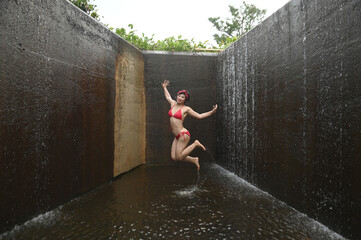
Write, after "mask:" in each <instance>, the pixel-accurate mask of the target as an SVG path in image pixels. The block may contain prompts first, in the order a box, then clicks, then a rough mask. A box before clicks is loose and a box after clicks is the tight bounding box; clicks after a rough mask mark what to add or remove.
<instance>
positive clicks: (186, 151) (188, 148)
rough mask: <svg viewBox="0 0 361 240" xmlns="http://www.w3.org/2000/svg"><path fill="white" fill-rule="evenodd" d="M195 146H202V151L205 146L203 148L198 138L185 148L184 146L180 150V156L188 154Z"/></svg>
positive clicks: (183, 156)
mask: <svg viewBox="0 0 361 240" xmlns="http://www.w3.org/2000/svg"><path fill="white" fill-rule="evenodd" d="M196 147H200V148H203V150H204V151H205V150H206V148H205V147H204V146H203V145H202V144H201V143H200V142H199V141H198V140H195V141H194V143H192V144H191V145H189V146H188V147H187V148H185V149H184V150H183V151H182V154H181V157H182V158H185V157H187V156H189V154H191V152H192V151H193V150H194V149H195V148H196Z"/></svg>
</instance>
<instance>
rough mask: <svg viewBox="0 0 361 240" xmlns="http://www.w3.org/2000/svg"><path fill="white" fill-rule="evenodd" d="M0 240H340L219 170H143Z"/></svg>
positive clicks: (208, 167) (204, 166) (213, 166)
mask: <svg viewBox="0 0 361 240" xmlns="http://www.w3.org/2000/svg"><path fill="white" fill-rule="evenodd" d="M0 239H297V240H300V239H344V238H343V237H341V236H340V235H338V234H336V233H334V232H332V231H330V230H329V229H328V228H326V227H325V226H323V225H321V224H319V223H318V222H316V221H314V220H312V219H310V218H308V217H307V216H306V215H304V214H301V213H299V212H297V211H296V210H294V209H293V208H291V207H289V206H287V205H286V204H284V203H282V202H280V201H278V200H277V199H275V198H273V197H272V196H271V195H269V194H267V193H265V192H262V191H260V190H259V189H257V188H255V187H253V186H252V185H250V184H248V183H247V182H245V181H243V180H242V179H240V178H238V177H236V176H235V175H233V174H232V173H230V172H228V171H226V170H224V169H223V168H221V167H219V166H218V165H216V164H213V163H212V164H202V169H201V171H200V174H197V171H196V170H195V168H194V167H193V166H188V165H186V166H184V165H176V166H141V167H138V168H137V169H135V170H133V171H131V172H129V173H127V174H124V175H123V176H122V177H120V178H118V179H116V180H114V181H113V182H111V183H108V184H105V185H103V186H101V187H99V188H97V189H95V190H93V191H91V192H89V193H88V194H86V195H84V196H82V197H79V198H77V199H74V200H72V201H71V202H69V203H67V204H65V205H63V206H60V207H59V208H57V209H55V210H53V211H50V212H48V213H46V214H43V215H40V216H38V217H37V218H34V219H32V220H30V221H28V222H26V223H25V224H23V225H21V226H16V227H15V228H14V229H13V230H11V231H9V232H6V233H4V234H2V235H0Z"/></svg>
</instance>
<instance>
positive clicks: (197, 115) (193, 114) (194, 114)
mask: <svg viewBox="0 0 361 240" xmlns="http://www.w3.org/2000/svg"><path fill="white" fill-rule="evenodd" d="M217 108H218V106H217V104H216V105H213V109H212V110H211V111H209V112H205V113H197V112H196V111H194V110H193V109H192V108H190V107H188V111H187V113H188V114H189V116H191V117H194V118H197V119H203V118H206V117H209V116H211V115H212V114H213V113H215V112H216V111H217Z"/></svg>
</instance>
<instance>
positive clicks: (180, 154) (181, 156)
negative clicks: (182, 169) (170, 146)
mask: <svg viewBox="0 0 361 240" xmlns="http://www.w3.org/2000/svg"><path fill="white" fill-rule="evenodd" d="M189 140H190V138H189V137H188V136H185V137H182V136H181V137H180V138H179V139H178V140H176V141H177V142H176V151H175V152H176V154H175V156H176V159H177V160H179V161H186V162H191V163H193V164H195V165H196V167H197V170H199V158H198V157H191V156H189V154H190V153H191V152H192V151H193V150H194V149H195V148H196V147H200V148H203V150H206V149H205V147H204V146H203V145H202V144H201V143H200V142H199V141H198V140H196V141H194V143H192V144H191V145H189V146H188V147H186V146H187V144H188V142H189Z"/></svg>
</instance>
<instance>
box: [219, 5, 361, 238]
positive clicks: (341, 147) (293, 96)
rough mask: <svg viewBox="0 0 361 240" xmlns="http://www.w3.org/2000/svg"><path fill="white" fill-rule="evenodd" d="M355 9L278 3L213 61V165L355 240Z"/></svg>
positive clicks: (358, 103) (359, 135) (358, 147)
mask: <svg viewBox="0 0 361 240" xmlns="http://www.w3.org/2000/svg"><path fill="white" fill-rule="evenodd" d="M360 12H361V2H360V1H356V0H355V1H341V0H340V1H331V2H330V1H298V0H294V1H291V2H289V3H288V4H287V5H285V6H284V7H283V8H282V9H280V10H279V11H278V12H276V13H275V14H274V15H272V16H271V17H269V18H268V19H267V20H265V21H264V22H263V23H262V24H260V25H259V26H257V27H256V28H254V29H253V30H252V31H251V32H249V33H248V34H246V35H245V36H244V37H242V38H241V39H240V40H238V41H237V42H236V43H234V44H233V45H232V46H230V47H229V48H228V49H226V50H225V51H224V52H222V53H221V54H220V55H219V57H218V58H217V66H218V69H217V98H218V99H217V101H218V102H219V104H220V109H219V113H218V115H217V146H218V148H217V160H218V161H219V163H220V164H221V165H222V166H224V167H226V168H227V169H229V170H231V171H232V172H235V173H236V174H237V175H238V176H241V177H242V178H245V179H246V180H248V181H250V182H251V183H253V184H255V185H257V186H258V187H260V188H261V189H263V190H266V191H268V192H269V193H271V194H273V195H275V196H276V197H277V198H279V199H281V200H283V201H285V202H287V203H289V204H290V205H291V206H294V207H295V208H297V209H299V210H301V211H302V212H305V213H307V214H309V215H310V216H311V217H314V218H316V219H318V220H319V221H321V222H322V223H324V224H326V225H327V226H330V227H331V228H333V229H334V230H335V231H338V232H341V233H342V234H344V235H346V236H348V237H351V238H357V237H360V236H361V232H360V229H361V225H360V221H359V219H361V215H360V214H361V206H360V204H361V203H360V197H361V196H360V193H361V182H360V177H359V173H360V172H361V165H360V159H361V125H360V122H361V81H360V75H361V62H360V56H361V14H360Z"/></svg>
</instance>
